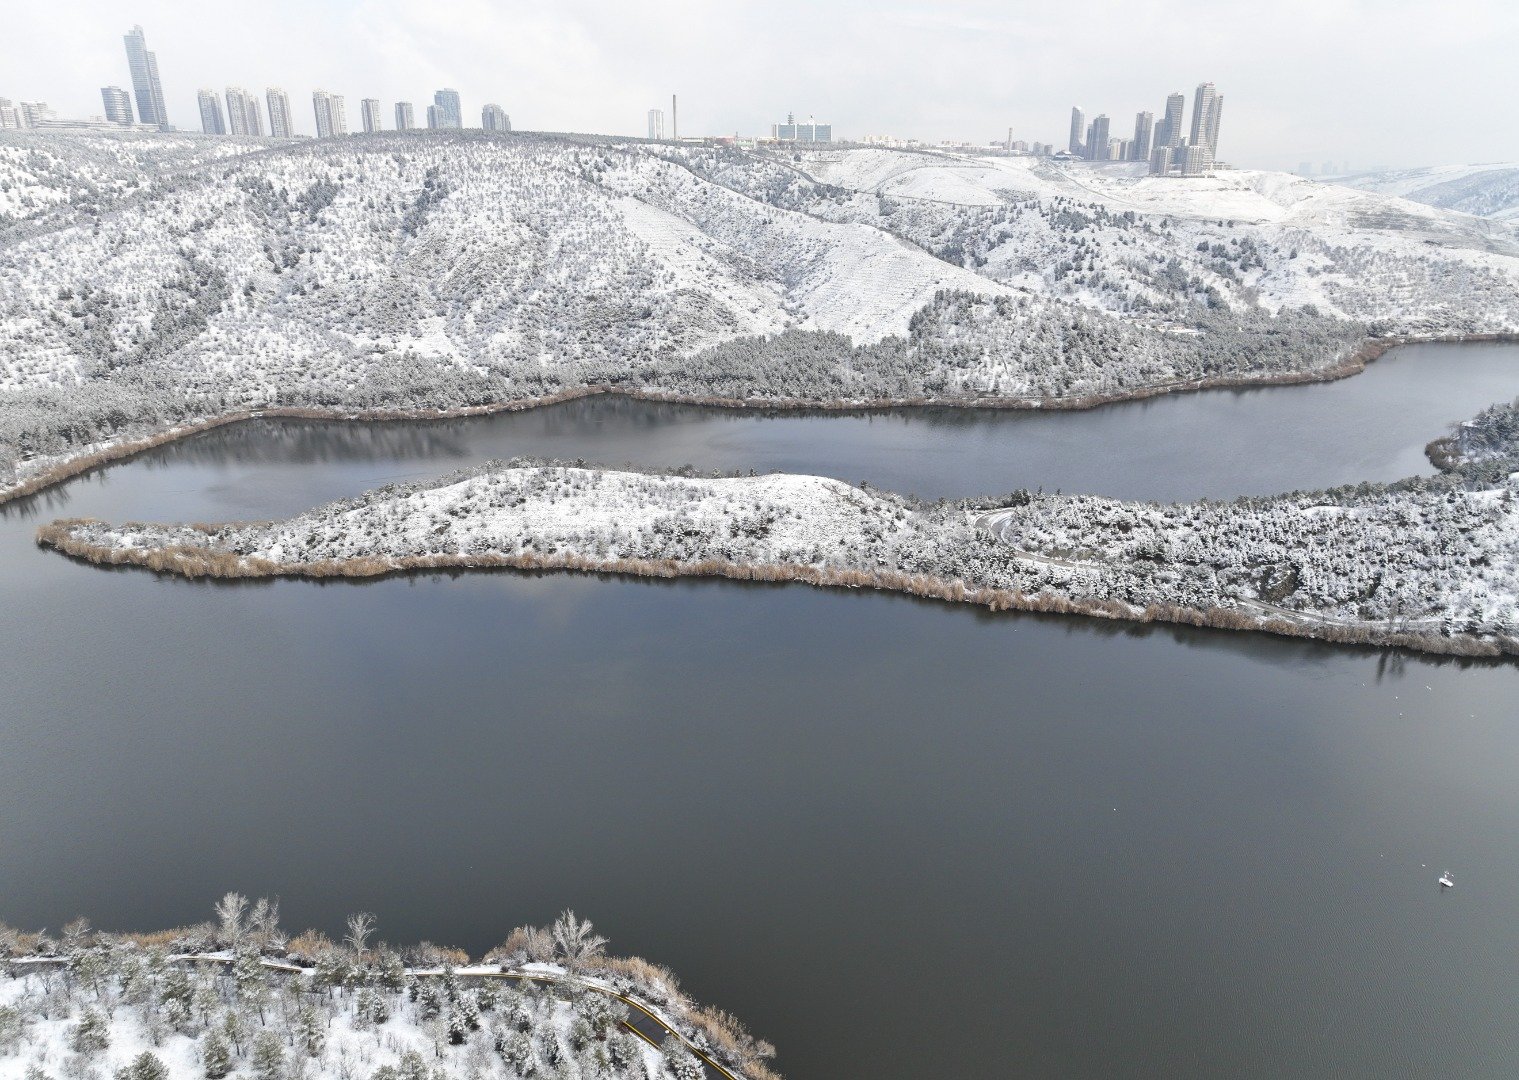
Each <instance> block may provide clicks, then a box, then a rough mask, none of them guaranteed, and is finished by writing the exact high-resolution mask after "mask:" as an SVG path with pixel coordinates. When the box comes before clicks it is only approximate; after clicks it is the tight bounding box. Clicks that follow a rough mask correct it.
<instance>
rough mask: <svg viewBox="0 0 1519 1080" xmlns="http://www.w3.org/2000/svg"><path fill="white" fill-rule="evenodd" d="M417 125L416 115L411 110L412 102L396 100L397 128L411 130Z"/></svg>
mask: <svg viewBox="0 0 1519 1080" xmlns="http://www.w3.org/2000/svg"><path fill="white" fill-rule="evenodd" d="M416 126H417V120H416V116H415V115H413V113H412V111H411V102H409V101H398V102H396V130H397V131H410V130H411V129H412V128H414V127H416Z"/></svg>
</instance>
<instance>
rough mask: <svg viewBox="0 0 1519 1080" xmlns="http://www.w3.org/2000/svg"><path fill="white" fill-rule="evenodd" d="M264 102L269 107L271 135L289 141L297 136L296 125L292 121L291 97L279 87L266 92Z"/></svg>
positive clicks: (272, 87) (270, 88) (273, 87)
mask: <svg viewBox="0 0 1519 1080" xmlns="http://www.w3.org/2000/svg"><path fill="white" fill-rule="evenodd" d="M264 101H265V103H267V104H268V106H269V134H271V135H273V136H274V137H275V138H276V139H288V138H290V137H291V136H293V135H294V134H295V123H294V122H293V121H292V120H291V119H290V95H289V94H287V93H285V91H284V90H282V89H280V88H279V87H278V86H271V87H269V88H268V89H267V90H265V91H264Z"/></svg>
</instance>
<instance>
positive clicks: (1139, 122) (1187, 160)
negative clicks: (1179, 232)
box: [1068, 82, 1224, 176]
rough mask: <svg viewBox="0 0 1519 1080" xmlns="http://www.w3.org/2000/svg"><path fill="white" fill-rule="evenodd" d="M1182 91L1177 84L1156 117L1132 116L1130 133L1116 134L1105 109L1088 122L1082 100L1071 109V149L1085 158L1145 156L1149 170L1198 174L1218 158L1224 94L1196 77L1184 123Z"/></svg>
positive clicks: (1156, 173)
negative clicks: (1189, 118)
mask: <svg viewBox="0 0 1519 1080" xmlns="http://www.w3.org/2000/svg"><path fill="white" fill-rule="evenodd" d="M1186 105H1187V99H1186V96H1185V95H1184V94H1183V93H1182V92H1181V91H1180V90H1177V91H1175V92H1174V93H1172V94H1171V95H1170V96H1169V97H1167V98H1166V111H1165V113H1164V114H1163V115H1162V116H1161V118H1160V119H1159V120H1156V119H1155V114H1154V113H1153V112H1140V113H1137V114H1136V115H1135V117H1134V137H1133V138H1132V139H1125V138H1122V137H1119V136H1116V135H1114V134H1113V133H1112V132H1111V130H1110V127H1109V120H1108V117H1107V114H1106V113H1103V114H1101V115H1099V116H1096V117H1094V118H1093V119H1092V120H1091V121H1090V122H1088V120H1087V118H1086V113H1085V111H1083V110H1082V108H1081V106H1080V105H1077V106H1075V107H1074V108H1072V109H1071V137H1070V143H1069V147H1068V149H1069V152H1070V153H1071V154H1072V155H1073V156H1075V157H1079V158H1084V159H1085V160H1087V161H1145V162H1149V165H1150V173H1151V175H1153V176H1202V175H1204V174H1206V173H1207V172H1208V171H1209V170H1211V169H1212V168H1213V167H1214V165H1215V163H1216V162H1217V160H1218V122H1219V117H1220V116H1221V115H1222V114H1223V110H1224V96H1223V95H1222V94H1220V93H1219V92H1218V88H1217V87H1215V86H1214V85H1213V84H1212V83H1210V82H1205V83H1200V84H1199V85H1198V87H1197V91H1196V93H1195V94H1194V95H1193V98H1192V127H1191V130H1190V132H1188V131H1187V129H1186V127H1185V124H1184V119H1185V118H1184V112H1185V109H1186Z"/></svg>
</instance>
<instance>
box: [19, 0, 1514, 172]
mask: <svg viewBox="0 0 1519 1080" xmlns="http://www.w3.org/2000/svg"><path fill="white" fill-rule="evenodd" d="M1219 10H1220V9H1219V8H1218V6H1217V5H1212V4H1210V5H1204V4H1201V3H1197V2H1196V0H1181V2H1175V3H1167V4H1158V3H1140V4H1137V5H1131V6H1129V7H1128V8H1126V9H1124V10H1123V11H1113V10H1110V9H1108V8H1107V7H1106V6H1104V5H1099V4H1094V3H1090V2H1087V0H1078V2H1076V3H1067V4H1062V5H1059V7H1058V8H1054V7H1052V6H1043V7H1041V8H1040V9H1032V8H1025V9H1011V10H1009V9H1007V8H1006V6H1005V5H993V4H990V3H956V4H950V5H940V6H926V5H913V4H898V5H890V6H886V7H877V6H872V5H866V4H864V3H860V2H857V0H842V2H837V3H831V4H826V5H819V6H811V5H803V4H798V3H795V2H793V0H783V2H782V3H779V4H775V5H770V6H767V7H765V8H763V9H762V8H760V7H759V6H758V5H754V4H734V5H727V6H725V7H723V8H722V9H719V10H714V9H710V8H708V7H707V6H706V5H699V4H691V3H682V2H679V0H657V2H652V3H645V4H640V5H637V7H636V8H633V7H629V6H625V5H611V4H606V3H602V2H570V3H565V4H561V5H559V6H558V8H557V10H554V11H547V10H544V9H543V8H542V7H540V6H536V5H531V6H530V5H527V4H522V3H518V2H511V3H501V4H491V3H486V2H484V0H459V2H456V3H453V4H450V5H449V6H448V7H447V8H446V9H438V8H427V7H424V6H423V5H419V4H401V3H397V2H395V0H380V2H371V3H352V2H323V0H312V2H307V3H302V4H295V3H292V2H290V0H273V2H271V3H267V4H263V5H260V8H259V10H258V11H257V12H256V13H253V14H249V13H248V12H247V9H242V10H239V9H236V8H226V7H221V6H201V5H190V4H185V3H174V2H170V0H140V2H138V3H136V4H132V5H126V6H123V5H116V4H109V5H108V4H105V3H101V2H98V0H76V2H65V3H60V4H55V5H51V6H49V7H45V8H43V7H25V8H21V9H18V10H16V11H14V12H12V13H11V14H10V15H9V16H8V19H7V22H8V30H9V33H8V34H7V36H6V39H5V41H4V42H3V43H0V96H3V97H8V98H11V99H12V100H27V101H33V100H40V101H46V102H47V103H48V104H49V105H51V106H52V107H53V108H54V109H56V110H57V111H58V113H59V114H60V115H61V116H66V117H75V116H87V115H97V114H99V113H100V112H101V101H100V87H102V86H108V85H118V86H122V87H124V88H126V89H128V90H130V89H131V80H130V76H129V73H128V71H127V62H126V56H125V51H124V49H123V45H122V35H123V34H125V33H127V32H128V31H129V30H130V29H131V27H132V25H133V24H134V23H140V24H141V25H142V26H143V28H144V30H145V31H146V33H147V38H148V46H149V48H150V49H152V50H154V51H155V52H156V53H157V54H158V61H159V68H160V72H161V76H162V80H163V86H164V94H165V99H166V102H167V106H168V112H169V119H170V122H171V123H173V124H174V125H175V126H176V127H178V128H179V129H181V130H186V131H198V130H199V129H200V117H199V112H198V109H197V106H196V96H195V95H196V91H197V90H198V89H199V88H201V87H203V86H208V87H212V88H214V89H215V90H217V91H218V93H221V92H224V91H225V89H226V88H227V87H228V86H242V87H245V88H246V89H249V90H252V91H255V92H257V93H258V94H259V95H260V96H261V97H262V93H263V91H264V89H265V88H266V87H269V86H282V87H284V88H285V90H286V91H287V92H289V94H290V97H291V107H292V112H293V114H294V116H295V120H296V125H297V131H298V132H300V133H304V134H311V133H313V130H314V124H313V120H312V109H311V91H312V90H313V89H317V88H323V89H327V90H330V91H333V92H335V93H341V94H344V95H345V96H346V97H347V100H348V118H349V124H350V127H358V125H359V104H358V103H359V99H361V98H364V97H375V98H379V99H380V100H381V101H382V102H383V104H384V109H383V116H384V119H385V124H386V126H387V127H389V126H390V124H391V121H392V115H393V114H392V109H391V106H392V104H393V103H394V102H395V101H398V100H405V101H411V102H413V103H414V104H415V105H416V108H417V116H418V120H419V121H422V120H423V117H424V115H425V109H426V105H427V104H428V103H430V102H431V100H432V93H433V91H434V90H436V89H439V88H441V87H445V86H446V87H452V88H455V89H457V90H458V91H459V92H460V94H461V96H462V99H463V104H464V116H465V123H466V125H468V126H478V124H479V117H480V107H481V106H482V105H483V104H485V103H486V102H494V103H497V104H499V105H501V106H502V107H503V108H504V109H505V110H506V111H507V113H509V114H510V115H511V118H512V122H513V125H514V126H515V127H517V128H519V129H533V130H561V131H587V132H598V133H605V134H625V135H641V134H643V132H644V118H645V115H646V113H647V111H648V110H649V109H650V108H663V109H665V110H666V111H667V112H668V109H669V102H670V95H671V93H678V94H679V95H680V119H681V123H680V128H681V131H682V132H683V133H685V134H689V135H717V134H733V133H739V134H743V135H757V134H768V132H769V125H770V124H771V123H773V122H775V121H777V120H779V119H782V118H783V117H784V116H785V114H786V113H787V112H788V111H794V112H795V113H796V114H797V115H798V117H799V118H806V117H808V116H815V117H816V119H817V120H818V121H819V122H828V123H832V124H833V125H834V132H835V136H836V137H837V138H841V139H858V138H862V137H864V136H867V135H894V136H898V137H902V138H918V139H923V140H927V141H938V140H940V139H966V140H971V141H976V142H984V141H988V140H991V139H994V138H995V139H1000V138H1003V137H1005V136H1006V134H1007V130H1008V128H1009V127H1011V128H1012V131H1013V137H1014V138H1015V139H1024V140H1028V141H1039V142H1053V143H1055V144H1056V145H1057V147H1058V146H1061V145H1063V144H1064V141H1065V138H1066V133H1067V129H1068V122H1069V120H1068V118H1069V112H1070V108H1071V106H1072V105H1073V104H1080V105H1082V106H1083V107H1084V108H1086V110H1087V112H1088V115H1089V116H1095V115H1096V114H1098V113H1102V112H1105V113H1107V114H1108V115H1109V116H1110V117H1111V118H1112V134H1113V135H1114V136H1115V137H1128V136H1129V135H1130V134H1131V133H1132V130H1133V125H1134V114H1135V113H1136V112H1137V111H1139V110H1141V109H1144V110H1149V111H1153V112H1156V113H1159V112H1160V111H1161V110H1162V109H1163V107H1164V102H1165V96H1166V94H1168V93H1169V92H1171V91H1173V90H1181V91H1182V92H1183V93H1185V94H1186V95H1187V115H1188V122H1189V123H1190V116H1191V108H1192V92H1193V89H1194V88H1195V86H1196V85H1197V84H1198V83H1199V82H1203V81H1211V82H1214V83H1216V84H1217V86H1218V88H1219V91H1220V93H1222V94H1223V95H1224V98H1225V105H1224V113H1223V125H1222V133H1221V138H1220V148H1219V152H1220V157H1221V158H1222V159H1224V160H1227V161H1230V162H1233V163H1235V164H1237V165H1240V166H1245V167H1259V168H1274V169H1293V168H1296V166H1297V165H1298V163H1299V162H1304V161H1307V162H1312V163H1313V164H1314V166H1315V167H1316V168H1317V167H1319V166H1321V165H1322V164H1323V163H1325V162H1329V161H1333V162H1335V163H1336V164H1341V165H1343V164H1346V163H1348V164H1349V166H1350V167H1351V168H1353V169H1356V170H1361V169H1368V168H1372V167H1376V166H1390V167H1407V166H1415V165H1424V164H1457V163H1470V162H1482V161H1497V160H1512V159H1516V158H1519V125H1515V124H1513V123H1511V122H1509V120H1508V116H1507V113H1506V112H1503V113H1500V114H1499V115H1498V117H1496V118H1495V117H1493V116H1490V115H1486V114H1484V112H1483V111H1482V110H1481V109H1480V108H1473V107H1472V106H1471V104H1470V103H1471V102H1473V101H1477V102H1502V101H1505V100H1513V99H1515V98H1516V97H1519V71H1516V69H1515V67H1514V65H1513V64H1512V63H1511V62H1509V61H1508V59H1507V58H1506V57H1505V56H1504V48H1503V43H1504V42H1506V41H1512V40H1515V39H1516V38H1519V11H1516V10H1515V9H1511V8H1506V7H1500V6H1499V5H1498V4H1496V3H1490V2H1485V0H1476V2H1467V3H1462V4H1459V5H1454V6H1452V5H1445V6H1442V7H1440V8H1438V9H1437V8H1436V7H1435V6H1434V5H1433V4H1429V3H1384V4H1371V3H1360V2H1345V0H1324V2H1318V3H1313V4H1309V3H1304V2H1302V0H1291V2H1289V3H1287V4H1284V5H1278V6H1277V8H1276V10H1275V11H1273V12H1271V13H1269V14H1268V13H1263V12H1255V11H1251V12H1246V13H1239V12H1236V11H1230V12H1228V13H1227V17H1226V18H1220V17H1219V15H1218V12H1219ZM1437 12H1438V14H1437ZM1157 38H1163V40H1164V42H1165V44H1164V46H1163V47H1155V46H1153V45H1151V44H1150V43H1153V42H1155V41H1156V40H1157ZM1442 61H1446V62H1447V64H1446V66H1445V68H1444V69H1442V70H1439V71H1436V70H1434V68H1435V65H1436V64H1437V63H1440V62H1442ZM1457 61H1459V62H1457ZM1326 85H1327V86H1328V87H1329V90H1326V89H1325V87H1326ZM1331 91H1332V93H1333V94H1337V95H1339V99H1338V100H1331ZM667 130H668V120H667Z"/></svg>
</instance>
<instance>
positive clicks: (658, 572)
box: [36, 519, 1519, 659]
mask: <svg viewBox="0 0 1519 1080" xmlns="http://www.w3.org/2000/svg"><path fill="white" fill-rule="evenodd" d="M79 523H80V519H69V520H61V521H55V522H53V523H51V524H48V525H44V526H41V527H40V528H39V529H38V530H37V539H36V542H37V544H38V546H41V547H49V548H52V549H53V550H55V551H58V552H60V553H62V554H64V555H66V556H68V557H70V558H73V559H78V560H80V561H83V562H88V563H91V564H92V565H95V566H115V567H131V568H137V569H143V570H149V571H152V572H153V573H157V574H172V575H175V576H178V577H183V578H187V579H190V580H196V579H201V578H213V579H217V580H223V581H236V580H270V579H274V578H292V579H296V580H307V581H326V580H333V579H339V580H372V579H375V578H381V577H391V576H403V575H409V574H415V573H422V572H426V571H430V570H516V571H527V572H533V571H555V572H565V573H582V574H613V575H617V576H619V577H633V578H663V579H673V578H726V579H728V580H731V581H739V582H756V583H775V584H789V583H800V584H804V585H811V586H814V587H817V588H836V589H860V588H869V589H872V590H877V591H883V592H895V593H901V594H905V595H908V596H915V597H919V598H921V599H927V600H939V601H944V602H946V603H956V604H970V605H974V606H978V607H984V608H987V609H988V610H989V611H993V612H1002V611H1019V612H1030V613H1037V614H1051V615H1080V616H1086V617H1089V618H1096V619H1107V620H1110V621H1122V622H1132V623H1138V624H1141V625H1143V624H1155V623H1166V624H1173V625H1179V626H1192V627H1196V628H1200V629H1210V630H1236V631H1241V630H1243V631H1254V632H1257V633H1266V634H1275V635H1277V636H1279V637H1291V638H1306V639H1310V640H1315V641H1323V642H1326V643H1328V644H1333V645H1361V646H1370V647H1372V648H1380V649H1386V648H1399V649H1408V650H1412V651H1415V652H1420V653H1426V654H1431V655H1436V656H1455V657H1472V658H1481V659H1503V658H1506V657H1513V656H1519V643H1516V644H1515V646H1514V647H1512V648H1506V647H1505V646H1504V644H1503V643H1501V642H1499V641H1495V640H1491V639H1487V638H1478V637H1473V636H1470V635H1464V634H1457V635H1453V636H1450V637H1446V636H1444V635H1440V634H1430V633H1418V632H1410V631H1407V630H1402V631H1398V630H1388V629H1385V628H1383V627H1381V626H1378V625H1375V624H1370V623H1364V624H1359V625H1356V624H1350V623H1343V622H1319V623H1312V622H1305V621H1298V620H1293V619H1288V618H1282V617H1274V616H1265V615H1250V614H1247V613H1245V612H1241V611H1237V610H1234V609H1231V608H1193V607H1182V606H1177V605H1171V604H1152V605H1149V606H1147V607H1143V608H1141V607H1136V606H1134V605H1132V604H1126V603H1123V602H1122V601H1117V600H1106V599H1080V598H1072V597H1066V596H1060V595H1058V594H1054V593H1049V592H1039V593H1033V594H1030V593H1024V592H1022V591H1019V590H1013V589H1000V588H995V587H993V586H985V585H973V584H968V583H966V582H965V581H962V580H960V579H951V578H940V577H934V576H932V575H926V574H912V573H908V572H906V571H901V570H868V571H867V570H852V569H844V568H838V569H831V568H827V567H818V566H803V565H798V564H784V563H737V562H732V561H729V560H725V559H706V560H702V561H701V562H686V561H681V560H677V559H624V558H597V557H592V556H585V555H579V554H574V553H564V554H559V553H556V554H552V555H540V554H537V553H532V552H525V553H521V554H515V555H500V554H477V555H450V554H437V555H410V556H401V557H380V556H361V557H356V558H352V559H329V560H321V561H318V562H304V563H276V562H272V561H270V560H267V559H259V558H256V557H241V556H235V555H230V554H226V553H212V552H207V551H205V550H204V549H196V548H185V547H182V546H179V547H166V548H157V549H154V550H141V549H121V548H113V547H106V546H104V545H99V544H90V543H86V542H83V541H80V540H77V539H75V538H73V537H72V536H71V535H69V527H70V526H71V525H75V524H79Z"/></svg>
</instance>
